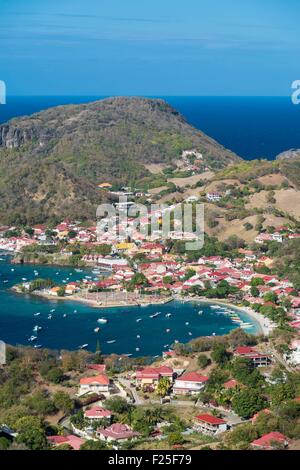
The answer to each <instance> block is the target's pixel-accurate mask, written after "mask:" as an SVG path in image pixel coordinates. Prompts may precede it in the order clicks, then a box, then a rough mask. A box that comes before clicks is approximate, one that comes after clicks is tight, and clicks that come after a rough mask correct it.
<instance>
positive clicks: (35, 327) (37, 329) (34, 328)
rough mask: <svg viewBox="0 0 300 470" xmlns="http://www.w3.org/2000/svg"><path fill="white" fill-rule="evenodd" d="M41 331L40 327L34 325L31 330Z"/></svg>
mask: <svg viewBox="0 0 300 470" xmlns="http://www.w3.org/2000/svg"><path fill="white" fill-rule="evenodd" d="M41 329H42V327H41V326H39V325H35V326H34V327H33V329H32V330H33V331H41Z"/></svg>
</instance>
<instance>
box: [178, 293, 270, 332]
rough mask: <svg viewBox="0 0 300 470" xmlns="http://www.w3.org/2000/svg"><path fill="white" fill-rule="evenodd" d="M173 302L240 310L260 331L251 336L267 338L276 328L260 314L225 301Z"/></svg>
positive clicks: (190, 299) (190, 298)
mask: <svg viewBox="0 0 300 470" xmlns="http://www.w3.org/2000/svg"><path fill="white" fill-rule="evenodd" d="M175 300H181V301H185V300H186V301H187V302H192V301H196V302H202V303H209V304H211V303H215V304H219V305H224V306H226V307H232V308H236V309H238V310H241V311H242V312H244V313H245V314H246V315H248V316H249V317H250V318H252V319H254V320H255V321H256V323H257V324H258V326H259V328H260V330H261V331H260V332H257V333H251V334H255V335H256V336H257V335H259V334H263V335H264V336H269V335H270V333H271V332H272V331H273V329H274V328H275V327H276V325H275V324H274V323H273V322H272V321H271V320H269V318H266V317H264V316H263V315H261V314H260V313H258V312H255V310H252V309H251V308H249V307H245V306H241V307H240V306H238V305H235V304H233V303H231V302H227V301H226V299H224V300H220V299H207V298H205V297H203V298H202V297H189V298H187V299H181V298H176V299H175Z"/></svg>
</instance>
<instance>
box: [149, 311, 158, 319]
mask: <svg viewBox="0 0 300 470" xmlns="http://www.w3.org/2000/svg"><path fill="white" fill-rule="evenodd" d="M158 315H160V312H156V313H153V315H150V316H149V317H150V318H155V317H158Z"/></svg>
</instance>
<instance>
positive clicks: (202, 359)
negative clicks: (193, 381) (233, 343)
mask: <svg viewBox="0 0 300 470" xmlns="http://www.w3.org/2000/svg"><path fill="white" fill-rule="evenodd" d="M197 362H198V366H199V367H200V368H201V369H205V368H206V367H207V366H209V365H210V364H211V360H210V359H209V357H207V356H206V355H205V354H200V355H199V356H198V359H197Z"/></svg>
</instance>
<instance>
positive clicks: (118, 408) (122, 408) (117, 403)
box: [105, 397, 130, 414]
mask: <svg viewBox="0 0 300 470" xmlns="http://www.w3.org/2000/svg"><path fill="white" fill-rule="evenodd" d="M105 405H106V408H107V409H109V410H110V411H113V412H114V413H120V414H122V413H127V412H128V411H129V409H130V405H129V404H128V403H127V401H126V400H125V398H122V397H113V398H109V399H108V400H106V402H105Z"/></svg>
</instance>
